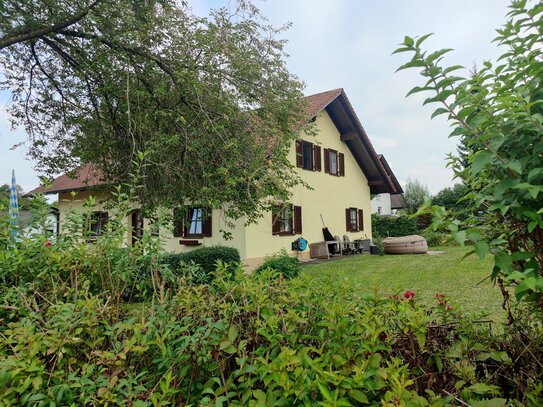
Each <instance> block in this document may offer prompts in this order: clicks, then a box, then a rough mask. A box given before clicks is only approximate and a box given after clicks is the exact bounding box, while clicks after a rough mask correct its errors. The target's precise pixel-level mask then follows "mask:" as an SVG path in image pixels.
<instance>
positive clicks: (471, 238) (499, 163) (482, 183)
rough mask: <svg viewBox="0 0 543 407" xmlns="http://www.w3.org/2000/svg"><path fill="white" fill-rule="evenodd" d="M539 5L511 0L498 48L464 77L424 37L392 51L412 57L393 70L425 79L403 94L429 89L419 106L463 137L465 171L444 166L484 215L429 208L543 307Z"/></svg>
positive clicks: (503, 278)
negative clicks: (450, 214) (432, 106)
mask: <svg viewBox="0 0 543 407" xmlns="http://www.w3.org/2000/svg"><path fill="white" fill-rule="evenodd" d="M542 13H543V4H542V3H541V2H528V1H525V0H523V1H513V2H512V3H511V5H510V12H509V13H508V16H507V22H506V23H505V25H504V26H503V27H502V28H500V29H499V30H497V32H498V36H497V38H496V40H495V41H497V42H498V44H500V45H501V46H503V47H504V52H503V54H502V55H501V57H500V58H499V59H498V60H497V62H495V63H492V62H489V61H487V62H484V63H483V66H482V67H480V69H479V70H478V71H476V72H474V73H472V75H471V76H469V77H463V76H460V74H459V72H462V69H463V67H462V66H450V67H444V66H443V64H442V60H443V55H444V54H446V53H447V52H449V51H450V50H449V49H443V50H439V51H435V52H431V53H429V52H426V51H423V50H422V49H421V44H422V43H423V41H424V40H425V39H426V38H427V37H428V35H425V36H423V37H420V38H410V37H405V40H404V43H403V44H402V45H401V48H399V49H398V50H396V52H409V53H411V54H412V55H413V56H412V59H411V60H410V61H409V62H407V63H406V64H404V65H402V66H401V67H400V68H399V69H406V68H419V69H421V75H422V76H423V78H424V79H425V80H426V82H425V84H424V85H423V86H417V87H415V88H413V89H412V90H411V91H410V92H409V93H410V94H411V93H415V92H420V91H429V92H431V93H432V94H431V95H430V96H429V97H428V98H427V99H426V100H425V101H424V104H428V103H437V104H439V105H440V107H439V108H437V109H436V110H435V112H434V114H433V115H432V117H435V116H437V115H440V114H444V115H446V116H447V118H448V120H449V121H450V122H451V126H452V127H453V131H452V133H451V136H457V137H461V138H463V139H464V140H465V143H466V145H467V146H468V147H469V148H468V149H466V154H467V163H468V165H467V167H465V168H464V166H463V162H462V159H461V158H459V157H455V156H453V155H451V156H450V159H449V163H448V165H449V166H450V167H451V168H452V169H453V170H454V171H455V174H456V176H457V177H460V178H461V179H462V180H463V182H465V183H466V185H467V186H468V188H469V192H468V193H467V194H466V197H465V198H466V199H469V202H470V204H471V205H473V206H474V207H481V208H482V209H483V210H484V215H483V216H471V217H470V218H469V219H467V220H465V221H459V220H457V219H456V220H455V219H450V218H447V216H446V214H445V213H444V212H443V211H440V210H439V209H438V208H434V210H435V211H437V214H438V215H439V216H441V218H443V219H445V221H444V224H445V225H446V226H447V227H448V228H449V229H450V230H451V231H452V232H453V233H454V236H455V238H456V240H457V241H458V242H460V243H462V244H463V243H464V242H465V241H467V242H469V243H470V244H471V245H473V249H474V252H475V253H477V254H478V255H479V256H480V257H484V256H485V255H486V254H488V253H492V254H494V259H495V267H494V270H493V272H492V278H493V279H495V280H496V281H497V282H498V283H499V284H500V286H501V287H502V292H503V293H504V296H505V302H506V303H507V300H508V292H507V291H506V290H505V289H504V288H503V285H504V283H511V284H513V285H514V286H515V295H516V298H517V299H518V300H520V299H527V300H528V301H530V302H532V303H533V304H535V306H536V307H537V308H538V309H540V310H541V309H543V209H542V208H543V115H542V113H543V88H542V83H541V79H542V78H543V60H542V57H541V49H542V45H543V41H542V32H543V24H542V21H543V19H542V17H543V16H542Z"/></svg>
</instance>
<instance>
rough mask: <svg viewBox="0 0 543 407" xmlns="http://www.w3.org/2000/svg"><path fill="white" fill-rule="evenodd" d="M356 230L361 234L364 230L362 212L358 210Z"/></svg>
mask: <svg viewBox="0 0 543 407" xmlns="http://www.w3.org/2000/svg"><path fill="white" fill-rule="evenodd" d="M358 230H359V231H360V232H362V231H363V230H364V211H363V210H362V209H359V210H358Z"/></svg>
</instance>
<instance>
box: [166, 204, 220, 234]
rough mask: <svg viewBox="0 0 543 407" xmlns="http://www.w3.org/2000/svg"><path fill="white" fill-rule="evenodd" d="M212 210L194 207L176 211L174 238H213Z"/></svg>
mask: <svg viewBox="0 0 543 407" xmlns="http://www.w3.org/2000/svg"><path fill="white" fill-rule="evenodd" d="M211 213H212V211H211V208H207V207H203V206H194V207H190V208H186V209H183V210H174V237H184V238H193V239H201V238H203V237H211V232H212V230H211Z"/></svg>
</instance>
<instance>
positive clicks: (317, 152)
mask: <svg viewBox="0 0 543 407" xmlns="http://www.w3.org/2000/svg"><path fill="white" fill-rule="evenodd" d="M313 163H314V166H315V171H321V147H320V146H313Z"/></svg>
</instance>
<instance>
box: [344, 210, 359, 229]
mask: <svg viewBox="0 0 543 407" xmlns="http://www.w3.org/2000/svg"><path fill="white" fill-rule="evenodd" d="M345 228H346V230H347V232H358V209H356V208H347V209H345Z"/></svg>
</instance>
